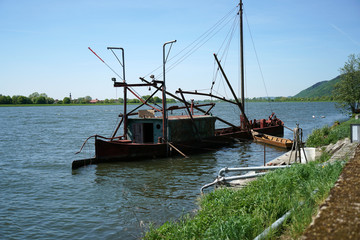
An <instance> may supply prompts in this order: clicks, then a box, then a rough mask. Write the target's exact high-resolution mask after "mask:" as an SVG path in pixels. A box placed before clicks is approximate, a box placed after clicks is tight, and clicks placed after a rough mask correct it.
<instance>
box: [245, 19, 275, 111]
mask: <svg viewBox="0 0 360 240" xmlns="http://www.w3.org/2000/svg"><path fill="white" fill-rule="evenodd" d="M244 13H245V12H244ZM244 15H245V19H246V23H247V26H248V29H249V34H250V38H251V42H252V45H253V48H254V52H255V56H256V61H257V64H258V66H259V71H260V74H261V79H262V82H263V84H264V88H265V92H266V96H267V97H268V103H269V107H270V109H271V111H273V110H272V106H271V102H270V98H269V94H268V91H267V88H266V84H265V79H264V75H263V72H262V69H261V65H260V61H259V57H258V54H257V51H256V48H255V43H254V39H253V37H252V34H251V29H250V25H249V21H248V20H247V15H246V13H245V14H244Z"/></svg>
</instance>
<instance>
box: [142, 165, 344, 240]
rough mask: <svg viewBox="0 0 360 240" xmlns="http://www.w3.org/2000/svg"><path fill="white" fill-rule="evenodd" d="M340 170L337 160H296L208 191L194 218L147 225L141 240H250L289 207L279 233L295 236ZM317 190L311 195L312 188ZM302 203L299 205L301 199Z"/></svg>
mask: <svg viewBox="0 0 360 240" xmlns="http://www.w3.org/2000/svg"><path fill="white" fill-rule="evenodd" d="M341 170H342V165H341V164H340V163H338V162H337V163H335V164H333V165H326V166H324V167H322V166H319V165H318V163H314V162H312V163H309V164H297V165H294V166H293V167H291V168H288V169H283V170H277V171H274V172H271V173H269V174H267V175H266V176H264V177H261V178H259V179H258V180H257V181H253V182H251V183H250V184H249V186H247V187H246V188H244V189H242V190H234V189H230V188H225V189H219V190H216V191H213V192H211V193H209V194H207V195H205V196H203V197H202V198H201V199H200V200H199V207H200V210H199V211H198V213H197V214H196V215H195V216H190V215H185V216H184V217H182V218H181V219H180V220H178V221H170V222H166V223H165V224H163V225H162V226H160V227H158V228H155V227H151V228H150V230H149V231H148V232H147V233H146V235H145V237H144V238H145V239H253V238H254V237H256V236H257V235H258V234H260V233H261V232H262V231H263V230H264V229H265V228H267V227H268V226H270V225H271V224H272V223H273V222H275V221H276V220H277V219H278V218H280V217H281V216H282V215H283V214H285V213H286V212H287V211H289V210H291V209H295V210H294V212H293V214H292V215H291V216H290V217H289V218H288V219H287V221H286V223H285V224H284V225H283V227H282V228H280V229H279V230H277V231H273V232H272V233H271V236H270V237H271V238H272V237H277V236H280V235H281V234H283V233H286V235H288V236H290V237H291V238H296V237H298V236H300V235H301V234H302V232H303V231H304V229H305V228H306V227H307V226H308V225H309V224H310V222H311V220H312V215H313V214H314V213H315V211H316V208H317V206H318V204H319V203H320V202H322V201H323V200H324V199H325V198H326V197H327V196H328V193H329V191H330V189H331V187H332V186H333V185H334V182H335V181H336V180H337V179H338V176H339V174H340V172H341ZM315 189H318V190H319V191H318V192H317V193H316V194H315V195H313V194H312V192H313V191H314V190H315ZM302 201H303V202H304V204H303V205H302V206H300V204H299V203H300V202H302Z"/></svg>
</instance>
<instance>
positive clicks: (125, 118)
mask: <svg viewBox="0 0 360 240" xmlns="http://www.w3.org/2000/svg"><path fill="white" fill-rule="evenodd" d="M89 49H90V48H89ZM107 49H110V50H111V52H112V53H113V54H114V55H115V57H116V59H117V60H118V61H119V63H120V66H121V67H122V69H123V74H122V76H123V77H122V79H123V82H124V103H123V104H124V114H123V120H124V139H127V122H128V121H127V120H128V115H127V102H126V98H127V87H126V80H125V53H124V48H122V47H108V48H107ZM114 49H118V50H121V56H122V63H121V62H120V60H119V58H118V57H117V56H116V54H115V52H114V51H113V50H114ZM90 50H91V49H90ZM91 51H92V50H91ZM92 52H93V51H92ZM93 53H94V52H93ZM94 54H95V55H96V56H97V54H96V53H94ZM97 57H98V58H100V57H99V56H97ZM100 60H101V61H103V60H102V59H101V58H100ZM103 62H104V61H103ZM104 63H105V62H104ZM114 84H115V81H114ZM116 132H117V130H116V131H115V132H114V134H113V136H112V137H113V138H114V137H115V134H116Z"/></svg>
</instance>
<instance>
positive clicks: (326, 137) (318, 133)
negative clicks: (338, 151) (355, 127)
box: [306, 118, 360, 147]
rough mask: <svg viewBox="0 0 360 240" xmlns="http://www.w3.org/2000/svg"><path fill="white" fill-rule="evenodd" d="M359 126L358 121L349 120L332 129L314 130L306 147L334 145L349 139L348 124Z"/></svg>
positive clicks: (327, 127)
mask: <svg viewBox="0 0 360 240" xmlns="http://www.w3.org/2000/svg"><path fill="white" fill-rule="evenodd" d="M355 123H357V124H359V123H360V120H359V119H354V118H352V119H350V120H349V121H346V122H343V123H341V124H338V125H334V126H333V127H329V126H325V127H323V128H320V129H315V130H314V131H312V133H311V134H310V135H309V136H308V138H307V141H306V146H308V147H321V146H325V145H329V144H331V143H336V142H337V141H339V140H341V139H344V138H350V124H355Z"/></svg>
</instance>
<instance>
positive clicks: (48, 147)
mask: <svg viewBox="0 0 360 240" xmlns="http://www.w3.org/2000/svg"><path fill="white" fill-rule="evenodd" d="M246 109H247V112H248V117H249V119H254V118H256V119H259V118H264V117H268V116H269V115H270V114H271V111H274V112H275V113H276V115H277V117H278V118H280V119H282V120H283V121H284V122H285V125H286V126H288V127H290V128H294V127H295V124H296V123H299V124H300V127H302V128H303V130H304V135H305V137H306V136H307V135H308V134H309V133H310V132H311V131H312V129H313V128H314V127H317V128H318V127H321V126H323V125H325V124H327V125H331V124H332V123H333V122H334V121H336V120H344V119H346V116H343V115H341V114H340V112H339V111H338V110H337V109H335V108H334V104H333V103H273V104H271V106H269V104H268V103H249V104H247V106H246ZM121 110H122V109H121V106H54V107H7V108H0V123H1V124H0V126H1V128H0V179H1V181H0V191H1V197H0V236H1V238H2V239H4V238H5V239H55V238H57V239H58V238H60V239H65V238H71V239H89V238H92V239H114V238H118V239H136V238H139V237H141V234H142V232H143V231H144V230H145V229H146V227H147V226H148V224H149V223H150V222H153V223H155V224H161V223H163V222H165V221H168V220H171V219H176V218H178V217H179V216H181V215H182V214H183V213H187V212H192V211H194V210H196V208H197V205H196V199H197V198H198V197H199V189H200V188H201V186H203V185H204V184H206V183H209V182H212V181H213V180H214V178H215V177H216V175H217V172H218V171H219V170H220V169H221V168H223V167H239V166H257V165H261V164H263V161H264V155H263V146H262V145H259V144H255V143H250V142H244V143H238V144H235V145H234V146H232V147H228V148H223V149H221V150H219V151H216V152H211V153H207V154H202V155H196V156H192V157H190V158H188V159H184V158H181V157H177V158H167V159H157V160H153V159H150V160H147V161H137V162H127V163H114V164H102V165H97V166H89V167H85V168H81V169H78V170H75V171H72V170H71V163H72V161H73V160H75V159H81V158H87V157H92V156H93V155H94V149H93V146H92V144H91V141H90V143H89V144H87V145H86V147H85V149H84V151H83V153H82V154H81V155H79V156H75V155H74V153H75V152H77V151H78V150H79V149H80V147H81V145H82V143H83V141H84V140H85V139H86V138H87V137H88V136H91V135H95V134H99V135H102V136H106V137H108V136H111V134H112V131H113V130H114V128H115V127H116V124H117V121H118V119H117V116H118V114H119V112H121ZM213 113H214V114H216V115H219V116H221V117H222V118H224V119H225V120H228V121H231V122H234V123H238V121H239V120H238V115H239V110H238V109H237V108H236V106H230V105H229V104H226V103H219V104H217V106H216V107H215V109H214V111H213ZM313 116H315V118H313ZM321 116H324V118H321ZM217 124H218V127H221V126H223V125H222V123H217ZM285 137H288V138H292V133H291V132H290V131H285ZM266 151H267V153H266V158H267V160H268V161H269V160H271V159H273V158H275V157H277V156H279V155H281V154H282V153H283V150H281V149H277V148H271V147H267V148H266Z"/></svg>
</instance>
